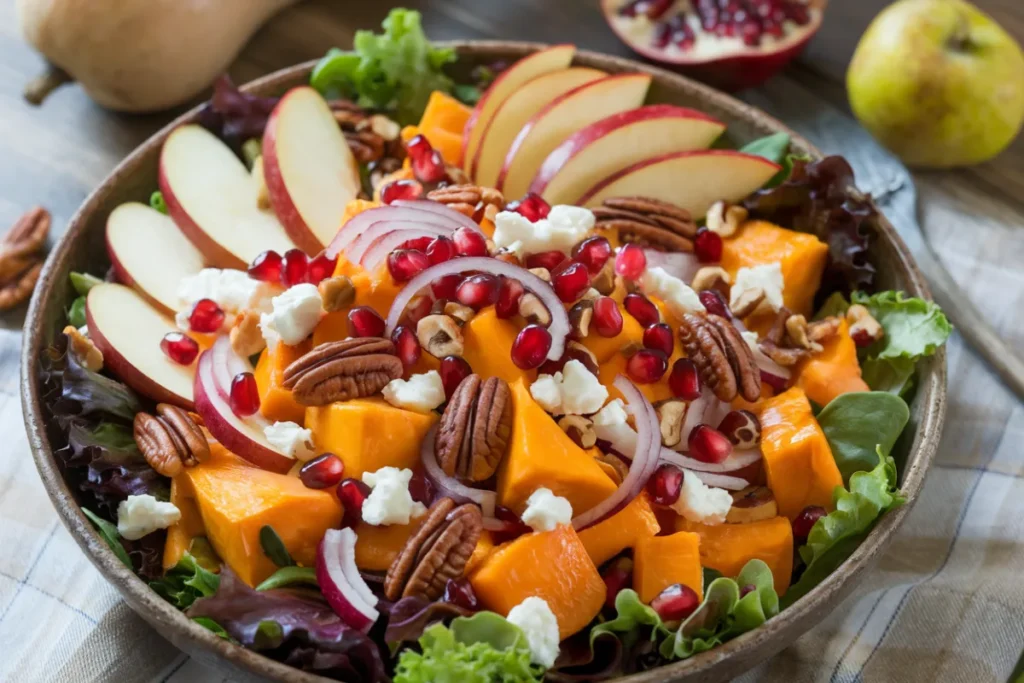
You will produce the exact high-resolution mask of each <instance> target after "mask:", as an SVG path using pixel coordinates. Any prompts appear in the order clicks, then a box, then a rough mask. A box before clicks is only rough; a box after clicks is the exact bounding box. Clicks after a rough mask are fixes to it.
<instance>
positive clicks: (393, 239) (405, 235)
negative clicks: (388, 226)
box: [358, 229, 435, 273]
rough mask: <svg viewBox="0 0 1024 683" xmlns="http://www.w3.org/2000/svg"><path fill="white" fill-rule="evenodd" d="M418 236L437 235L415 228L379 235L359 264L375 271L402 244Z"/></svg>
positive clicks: (361, 257)
mask: <svg viewBox="0 0 1024 683" xmlns="http://www.w3.org/2000/svg"><path fill="white" fill-rule="evenodd" d="M417 237H435V235H432V234H430V233H429V232H427V231H426V230H419V229H414V230H402V231H400V232H393V233H391V234H390V235H385V236H384V237H379V238H377V239H376V240H374V242H373V244H372V245H370V248H369V249H367V250H366V251H365V252H364V253H363V254H362V255H360V257H359V259H358V262H359V265H361V266H362V267H363V269H364V270H366V271H367V272H369V273H375V272H377V269H378V268H380V267H381V265H383V264H384V263H385V262H386V261H387V259H388V254H390V253H391V252H393V251H394V250H395V249H397V248H398V247H400V246H401V245H402V244H404V243H406V242H408V241H409V240H411V239H416V238H417Z"/></svg>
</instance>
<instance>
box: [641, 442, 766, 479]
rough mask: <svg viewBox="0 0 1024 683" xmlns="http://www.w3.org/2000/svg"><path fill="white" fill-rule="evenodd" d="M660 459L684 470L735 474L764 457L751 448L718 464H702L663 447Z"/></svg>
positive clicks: (733, 453) (735, 452)
mask: <svg viewBox="0 0 1024 683" xmlns="http://www.w3.org/2000/svg"><path fill="white" fill-rule="evenodd" d="M660 457H661V460H662V462H667V463H669V464H672V465H675V466H676V467H679V468H681V469H684V470H693V471H695V472H700V473H704V472H711V473H714V474H726V473H729V472H735V471H736V470H741V469H743V468H744V467H746V466H748V465H753V464H754V463H755V462H757V461H758V460H760V459H761V457H762V456H761V451H760V449H757V448H749V449H747V450H744V451H733V452H732V455H730V456H729V457H728V458H726V459H725V460H723V461H722V462H720V463H717V464H716V463H713V462H702V461H700V460H697V459H696V458H691V457H689V456H688V455H683V454H682V453H679V452H677V451H673V450H672V449H670V448H665V447H664V446H663V447H662V449H661V454H660Z"/></svg>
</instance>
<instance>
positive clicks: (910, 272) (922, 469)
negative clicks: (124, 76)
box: [20, 40, 946, 683]
mask: <svg viewBox="0 0 1024 683" xmlns="http://www.w3.org/2000/svg"><path fill="white" fill-rule="evenodd" d="M436 44H438V45H442V46H450V47H454V48H456V49H457V50H459V51H460V52H470V53H473V52H476V53H487V52H501V53H502V54H503V55H504V54H510V53H514V54H515V56H522V55H525V54H529V53H531V52H535V51H537V50H539V49H542V48H544V47H547V46H548V45H547V44H545V43H537V42H523V41H503V40H487V41H481V40H455V41H438V42H437V43H436ZM575 59H576V60H577V61H578V60H582V61H586V62H588V63H600V64H606V65H608V66H609V67H614V68H616V69H618V70H623V69H629V70H632V71H642V72H646V73H649V74H652V75H654V76H656V77H658V78H659V79H662V80H664V81H666V82H667V83H669V84H670V86H671V87H673V88H675V89H677V90H685V91H688V92H689V93H691V94H692V95H693V96H694V97H695V98H698V99H700V100H701V101H702V102H704V103H706V104H710V105H711V106H714V107H717V108H720V109H724V110H728V111H729V112H730V115H731V116H733V117H734V118H738V119H743V120H746V121H748V122H754V123H756V125H758V126H760V127H766V128H770V129H772V130H774V131H781V132H787V133H789V134H790V135H791V136H792V139H793V142H794V143H795V144H796V145H797V146H799V147H803V148H805V149H807V150H808V151H810V152H811V153H812V155H813V156H816V157H817V156H821V152H820V151H819V150H818V149H817V148H816V147H815V146H814V145H812V144H811V143H810V142H808V141H807V140H806V139H805V138H804V137H802V136H801V135H799V134H797V133H796V132H794V131H792V130H791V129H789V128H788V127H787V126H786V125H784V124H783V123H782V122H781V121H778V120H777V119H775V118H774V117H771V116H769V115H768V114H766V113H764V112H763V111H761V110H760V109H758V108H756V107H753V106H751V105H748V104H746V103H744V102H741V101H739V100H737V99H735V98H733V97H732V96H730V95H727V94H725V93H722V92H720V91H718V90H715V89H713V88H711V87H710V86H706V85H703V84H701V83H698V82H696V81H692V80H690V79H688V78H686V77H684V76H681V75H679V74H677V73H673V72H670V71H666V70H664V69H661V68H658V67H655V66H651V65H649V64H645V63H642V62H639V61H636V60H632V59H628V58H624V57H618V56H613V55H607V54H603V53H600V52H595V51H588V50H578V51H577V53H576V58H575ZM316 62H317V60H310V61H307V62H303V63H300V64H296V65H294V66H290V67H287V68H284V69H280V70H278V71H275V72H273V73H270V74H268V75H266V76H263V77H261V78H259V79H256V80H254V81H251V82H249V83H247V84H246V85H244V86H242V87H243V89H244V90H246V91H253V90H255V91H265V90H271V89H274V88H278V89H279V88H280V87H281V86H283V85H291V84H294V82H295V81H296V79H297V78H299V77H300V76H302V75H304V74H306V73H308V72H309V71H310V70H311V69H312V67H313V66H314V65H315V64H316ZM204 104H205V102H204V103H203V104H199V105H197V106H196V107H194V108H192V109H190V110H189V111H187V112H185V113H183V114H181V115H180V116H178V117H177V118H175V119H174V120H173V121H171V122H170V123H168V124H167V125H166V126H164V127H163V128H161V129H160V130H158V131H157V132H156V133H154V134H153V135H152V136H150V137H149V138H147V139H146V140H145V141H144V142H143V143H142V144H140V145H139V146H138V147H136V148H135V149H134V150H133V151H132V152H131V153H130V154H129V155H128V156H126V157H125V158H124V159H123V160H122V161H121V162H120V163H118V164H117V166H116V167H115V168H114V169H113V170H111V172H110V173H109V174H108V175H107V176H106V177H105V178H104V179H103V181H102V182H101V183H100V184H99V185H98V186H97V187H96V188H95V189H94V190H93V191H92V192H91V193H90V194H89V195H88V196H87V198H86V199H85V201H84V202H83V203H82V204H81V206H80V207H79V209H78V210H77V211H76V212H75V214H74V215H73V216H72V218H71V220H70V221H69V223H68V229H67V231H66V232H65V234H64V235H63V236H62V237H61V239H60V240H59V241H58V242H57V244H56V245H55V246H54V247H53V249H52V250H51V252H50V254H49V256H48V257H47V259H46V263H45V265H44V268H43V271H42V274H41V276H40V280H39V282H40V286H39V287H38V288H37V289H36V290H35V292H34V293H33V296H32V300H31V303H30V305H29V309H28V313H27V315H26V320H25V327H24V335H25V336H24V340H23V344H22V354H21V362H20V372H21V382H20V388H21V398H22V408H23V417H24V422H25V428H26V431H27V433H28V441H29V446H30V448H31V451H32V456H33V460H34V461H35V464H36V468H37V469H38V471H39V475H40V478H41V479H42V481H43V485H44V487H45V489H46V492H47V494H48V495H49V497H50V500H51V502H52V503H53V505H54V507H55V508H56V510H57V513H58V515H59V516H60V518H61V521H62V522H63V523H64V525H65V526H66V527H67V528H68V530H69V532H70V533H71V536H72V537H73V538H74V539H75V541H76V542H77V543H78V545H79V546H80V547H81V548H82V550H83V552H84V553H85V555H86V557H88V558H89V560H90V561H92V563H93V564H94V565H95V566H96V567H97V569H98V570H99V571H100V573H101V574H102V575H103V577H104V578H105V579H106V580H107V581H108V582H109V583H111V584H112V585H113V586H114V587H115V588H117V590H118V592H119V593H120V594H121V596H122V597H123V598H125V600H126V601H127V602H128V603H129V606H130V607H132V609H133V610H134V611H135V612H136V613H138V614H139V615H140V616H142V617H143V618H144V619H145V620H146V621H148V622H149V623H150V625H152V626H153V627H154V628H156V629H157V631H158V632H160V633H161V634H162V635H164V637H166V638H168V639H170V640H171V641H172V642H173V643H174V644H175V645H176V646H178V647H179V648H183V649H184V647H185V646H188V654H190V655H191V656H194V657H199V658H200V659H201V660H205V661H207V662H209V663H214V664H216V662H215V661H214V659H215V658H221V659H224V660H227V662H228V663H230V665H233V666H234V667H236V668H237V669H238V670H240V672H245V673H248V674H253V675H255V676H259V677H271V678H273V679H276V680H289V681H301V682H302V683H317V682H323V681H328V680H331V679H327V678H324V677H321V676H317V675H315V674H311V673H308V672H304V671H300V670H298V669H295V668H293V667H290V666H288V665H285V664H282V663H280V662H277V661H274V660H271V659H269V658H267V657H264V656H263V655H261V654H258V653H256V652H253V651H251V650H248V649H246V648H244V647H241V646H238V645H233V644H231V643H229V642H227V641H225V640H222V639H221V638H219V637H218V636H216V635H215V634H214V633H213V632H211V631H209V630H207V629H206V628H204V627H202V626H200V625H198V624H196V623H194V622H192V621H191V620H190V619H188V618H187V617H186V616H185V615H184V614H183V613H182V612H180V611H179V610H178V609H176V608H175V607H174V606H172V605H171V604H170V603H168V602H166V601H164V600H163V599H161V598H160V597H159V596H158V595H157V594H156V593H155V592H154V591H153V590H152V589H150V588H149V586H148V585H147V584H146V583H145V582H144V581H143V580H142V579H140V578H139V577H138V576H136V575H135V573H134V572H132V571H131V570H129V569H128V568H127V567H125V566H124V565H123V564H122V563H121V562H120V560H118V559H117V557H116V556H115V555H114V553H113V551H112V550H111V549H110V548H109V547H108V546H107V545H106V544H105V543H104V541H103V540H102V539H101V538H100V536H99V535H98V534H97V533H96V532H95V531H94V529H93V527H92V525H91V523H90V522H89V521H88V520H87V518H86V517H85V516H84V514H83V513H82V512H81V509H80V508H79V505H78V503H77V502H76V500H75V496H74V494H73V493H72V491H71V490H70V488H69V487H68V485H67V483H66V482H65V481H64V478H63V477H62V475H61V472H60V467H59V465H58V464H57V461H56V458H55V457H54V453H53V448H52V446H51V444H50V441H49V438H48V436H47V434H46V427H45V417H44V416H45V412H44V408H43V403H42V398H41V382H40V378H39V373H38V365H37V359H38V358H39V354H40V352H41V351H42V349H43V345H44V342H45V333H44V327H43V326H44V324H45V320H44V315H45V302H46V301H47V299H48V298H49V297H50V296H51V294H52V292H53V291H54V290H55V288H56V287H63V286H66V283H65V282H64V278H63V277H62V278H59V279H55V278H54V275H55V274H57V273H58V272H60V271H62V270H63V269H67V264H66V262H67V261H68V259H69V245H70V244H71V243H72V242H76V241H78V240H79V239H80V238H81V237H82V235H83V233H84V232H85V230H86V227H87V225H88V224H89V222H90V220H92V219H93V216H94V214H95V212H96V211H97V210H98V208H99V204H100V202H101V199H102V197H103V196H104V195H105V193H106V192H107V191H108V190H109V189H110V188H111V187H114V186H117V185H118V184H119V183H120V182H121V181H120V180H119V176H120V173H121V172H122V171H123V170H125V169H128V168H131V167H133V166H134V164H135V163H136V161H137V160H139V159H141V158H143V157H144V156H146V155H148V154H150V153H151V151H152V149H153V148H154V147H157V146H160V145H162V144H163V141H164V140H165V139H166V137H167V136H168V135H169V134H170V132H171V131H172V130H173V129H175V128H176V127H178V126H180V125H182V124H184V123H189V122H192V121H194V120H195V118H196V116H197V115H198V113H199V111H200V110H201V109H202V107H203V106H204ZM880 232H881V239H883V240H887V241H888V242H889V243H890V245H891V247H892V249H893V251H894V252H895V254H896V256H897V258H898V265H899V267H901V268H902V269H903V270H904V272H905V274H906V277H907V280H908V284H909V285H910V287H909V289H911V290H914V293H915V294H916V295H917V296H921V297H923V298H927V299H931V293H930V290H929V288H928V285H927V283H926V282H925V280H924V277H923V276H922V274H921V273H920V271H919V270H918V268H917V266H916V264H915V263H914V260H913V258H912V256H911V255H910V252H909V250H908V248H907V246H906V244H904V242H903V240H902V239H901V238H900V236H899V234H898V233H897V232H896V230H895V228H893V227H892V225H891V224H890V223H889V222H888V220H887V219H885V218H884V216H883V220H882V221H881V230H880ZM945 398H946V362H945V350H944V349H940V350H939V352H938V353H937V354H936V355H935V356H934V357H933V359H931V361H930V362H929V364H928V366H927V369H926V371H925V373H924V378H923V381H922V382H921V384H920V386H919V389H918V394H917V397H916V400H918V401H921V415H920V421H919V423H918V428H917V431H916V434H915V439H914V441H915V442H916V448H912V449H911V451H910V453H909V455H908V457H907V466H906V467H905V468H904V470H903V471H902V472H901V473H900V474H901V476H902V486H901V490H902V491H903V493H904V495H905V496H906V498H907V503H906V504H905V505H903V506H901V507H899V508H897V509H895V510H891V511H890V512H888V513H887V514H886V515H885V516H883V517H882V519H881V520H880V521H879V522H878V523H877V524H876V525H875V527H874V528H873V529H872V530H871V531H870V532H869V534H868V536H867V537H866V538H865V539H864V540H863V541H862V542H861V544H860V545H859V546H858V548H857V549H856V550H855V551H854V553H853V554H852V555H851V556H850V557H849V558H847V559H846V560H845V561H844V562H843V563H842V564H841V565H840V566H839V567H837V568H836V569H835V570H834V571H833V572H832V573H831V574H830V575H829V576H828V577H827V578H826V579H825V580H824V581H822V582H821V583H820V584H819V585H818V586H816V587H815V588H814V589H813V590H811V591H810V592H808V594H807V595H805V596H803V597H802V598H801V599H800V600H798V601H797V602H796V603H794V604H793V605H791V606H790V607H788V608H787V609H786V610H785V611H784V612H781V613H780V614H779V615H778V616H776V617H774V618H772V619H771V620H769V621H768V622H766V623H765V624H764V625H762V626H761V627H759V628H757V629H754V630H753V631H750V632H748V633H745V634H743V635H741V636H739V637H737V638H734V639H732V640H730V641H728V642H726V643H723V644H721V645H719V646H717V647H715V648H713V649H711V650H709V651H708V652H704V653H702V654H699V655H696V656H694V657H691V658H689V659H686V660H683V661H679V662H674V663H671V664H667V665H665V666H662V667H658V668H656V669H652V670H650V671H646V672H643V673H638V674H633V675H630V676H626V677H622V678H619V679H615V680H618V681H623V682H625V681H629V682H632V683H654V681H666V680H683V679H686V680H691V679H693V680H698V679H699V680H718V679H719V678H721V677H724V676H725V675H727V674H728V675H737V674H738V673H740V672H741V671H743V670H745V669H747V668H749V666H753V664H752V663H749V664H743V665H741V667H740V668H738V669H735V670H732V669H729V667H728V665H729V662H730V658H731V661H732V662H737V661H738V660H741V657H740V656H739V655H741V654H744V653H746V654H748V655H760V656H761V657H764V658H766V657H768V656H771V655H772V654H775V652H777V651H779V650H781V649H782V648H783V647H785V646H787V645H788V644H790V643H791V642H792V641H793V640H795V638H796V637H799V635H800V634H802V633H803V632H804V631H806V630H807V629H808V628H809V627H810V626H809V625H806V626H805V625H804V624H805V622H812V623H817V621H819V620H820V619H821V618H823V616H824V615H825V613H826V611H827V610H828V609H829V608H830V606H831V603H832V601H833V600H835V601H836V602H838V600H839V598H838V597H837V596H836V594H837V593H840V594H841V593H845V592H846V590H849V589H851V588H852V587H853V586H854V584H855V583H856V581H857V580H858V579H859V578H860V577H861V575H862V574H863V572H864V571H865V570H866V569H867V568H868V567H869V566H870V565H871V564H872V563H873V561H874V560H875V559H876V558H877V556H878V555H879V554H880V553H881V551H882V550H884V549H885V547H886V546H887V545H888V544H889V543H890V542H891V540H892V538H893V536H894V535H895V532H896V530H897V529H898V528H899V527H900V525H901V524H902V522H903V520H904V519H905V517H906V515H907V514H908V513H909V511H910V508H911V507H912V505H913V503H914V502H915V501H916V499H917V497H918V496H919V494H920V492H921V489H922V487H923V483H924V479H925V475H926V473H927V470H928V467H929V465H930V464H931V461H932V459H933V458H934V455H935V452H936V449H937V447H938V443H939V439H940V437H941V434H942V425H943V422H944V418H945V409H946V401H945ZM844 589H845V590H844ZM788 636H791V637H788ZM222 666H223V664H222Z"/></svg>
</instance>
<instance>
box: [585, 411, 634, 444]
mask: <svg viewBox="0 0 1024 683" xmlns="http://www.w3.org/2000/svg"><path fill="white" fill-rule="evenodd" d="M591 420H592V422H593V424H594V433H595V434H596V435H597V438H599V439H601V440H602V441H609V442H611V443H613V444H615V445H616V448H622V449H625V450H626V451H629V452H633V451H635V450H636V438H637V436H636V432H635V431H634V430H633V428H632V427H630V426H629V422H628V420H629V414H628V413H626V404H625V403H624V402H623V401H622V399H621V398H617V399H615V400H612V401H609V402H608V403H607V404H606V405H605V407H604V408H601V410H599V411H598V412H597V414H596V415H594V416H593V417H592V418H591Z"/></svg>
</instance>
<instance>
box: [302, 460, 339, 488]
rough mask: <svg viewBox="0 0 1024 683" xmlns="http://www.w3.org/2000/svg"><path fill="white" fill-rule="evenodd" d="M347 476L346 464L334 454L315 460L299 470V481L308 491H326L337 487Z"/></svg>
mask: <svg viewBox="0 0 1024 683" xmlns="http://www.w3.org/2000/svg"><path fill="white" fill-rule="evenodd" d="M343 476H345V463H343V462H342V461H341V458H339V457H338V456H336V455H334V453H324V454H323V455H321V456H319V457H317V458H313V459H312V460H310V461H309V462H307V463H306V464H305V465H303V466H302V468H301V469H300V470H299V479H300V480H302V483H303V484H305V485H306V488H308V489H326V488H330V487H331V486H337V484H338V482H340V481H341V478H342V477H343Z"/></svg>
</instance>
